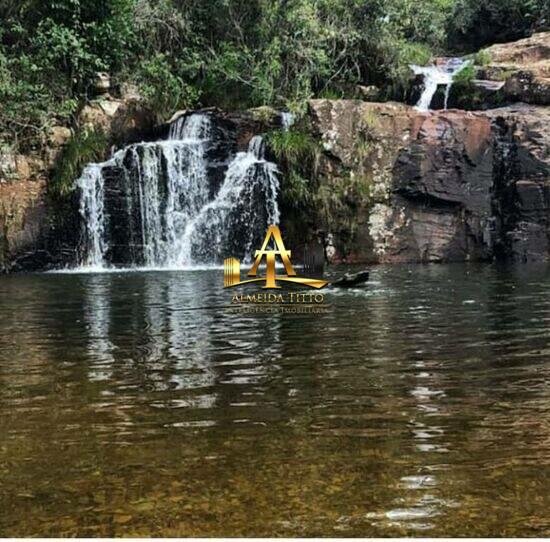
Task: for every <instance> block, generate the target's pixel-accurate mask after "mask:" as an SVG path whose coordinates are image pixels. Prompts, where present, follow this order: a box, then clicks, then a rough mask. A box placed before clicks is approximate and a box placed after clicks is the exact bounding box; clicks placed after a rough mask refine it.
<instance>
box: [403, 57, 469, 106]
mask: <svg viewBox="0 0 550 542" xmlns="http://www.w3.org/2000/svg"><path fill="white" fill-rule="evenodd" d="M467 64H468V61H467V60H463V59H462V58H447V59H443V61H442V62H440V63H439V64H438V65H432V66H416V65H415V64H412V65H411V69H412V71H413V72H414V73H415V74H416V75H422V76H423V77H424V90H423V91H422V94H421V96H420V99H419V100H418V103H417V104H416V106H415V107H416V108H417V109H418V110H419V111H429V109H430V104H431V103H432V99H433V97H434V94H435V93H436V91H437V87H438V86H439V85H445V102H444V109H447V102H448V100H449V93H450V90H451V86H452V84H453V79H454V77H455V75H456V74H457V73H458V72H459V71H460V70H462V69H463V68H464V67H465V66H466V65H467Z"/></svg>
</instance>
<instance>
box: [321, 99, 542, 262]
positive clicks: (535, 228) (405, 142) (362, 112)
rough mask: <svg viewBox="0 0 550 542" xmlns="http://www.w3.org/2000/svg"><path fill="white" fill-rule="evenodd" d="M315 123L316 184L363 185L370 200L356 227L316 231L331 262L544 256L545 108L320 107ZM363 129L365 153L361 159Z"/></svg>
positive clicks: (326, 226) (325, 226) (356, 215)
mask: <svg viewBox="0 0 550 542" xmlns="http://www.w3.org/2000/svg"><path fill="white" fill-rule="evenodd" d="M311 117H312V120H313V123H314V125H315V127H316V130H317V131H318V133H319V135H320V138H321V141H322V142H323V146H324V149H325V152H324V154H323V157H322V159H321V166H320V176H321V183H327V184H328V185H330V184H331V183H332V182H333V179H334V176H335V172H337V174H338V175H340V176H344V175H346V174H353V175H355V176H356V177H359V176H362V178H363V179H364V182H368V183H369V198H368V202H366V203H365V204H364V205H362V206H361V207H360V208H358V209H352V208H351V207H349V212H350V215H353V220H351V221H350V220H348V221H347V222H342V221H340V222H339V221H338V220H337V219H333V220H332V221H330V220H329V221H328V222H325V223H321V224H319V225H318V227H319V228H320V229H322V230H324V231H326V232H327V235H330V239H331V255H332V259H333V260H334V261H339V260H340V261H341V260H346V261H358V260H361V261H377V262H403V261H418V262H426V261H436V262H444V261H465V260H491V259H494V258H508V259H514V260H521V261H525V260H540V259H547V258H548V256H549V240H548V231H549V230H548V227H549V224H548V222H549V212H550V207H549V202H550V198H549V196H550V192H549V186H550V166H549V162H550V160H549V155H550V151H549V148H550V128H548V127H549V126H550V123H549V121H550V118H549V115H548V112H547V110H546V109H545V108H536V107H529V106H520V107H516V108H513V107H508V108H501V109H497V110H492V111H488V112H486V113H472V112H465V111H457V110H450V111H437V112H428V113H421V112H417V111H416V110H414V109H412V108H407V107H405V106H399V105H395V104H367V103H360V102H359V103H358V102H354V101H349V102H346V101H342V100H340V101H339V102H338V103H335V102H330V101H329V100H316V101H313V102H312V103H311ZM361 119H363V120H364V119H368V123H367V124H368V126H367V127H365V125H364V122H363V121H362V120H361ZM365 131H366V132H367V135H368V140H369V141H370V146H369V148H368V149H367V152H366V153H363V155H361V156H359V154H360V153H359V154H358V147H357V141H362V140H364V139H365ZM350 223H351V226H350ZM350 237H351V238H352V240H351V242H350Z"/></svg>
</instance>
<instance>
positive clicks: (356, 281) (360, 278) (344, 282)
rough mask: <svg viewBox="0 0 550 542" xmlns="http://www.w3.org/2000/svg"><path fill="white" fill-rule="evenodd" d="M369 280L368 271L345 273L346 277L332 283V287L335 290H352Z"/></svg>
mask: <svg viewBox="0 0 550 542" xmlns="http://www.w3.org/2000/svg"><path fill="white" fill-rule="evenodd" d="M368 280H369V272H368V271H359V272H358V273H345V274H344V276H342V277H340V278H339V279H336V280H334V281H332V282H331V283H330V287H334V288H351V287H352V286H359V285H360V284H364V283H365V282H367V281H368Z"/></svg>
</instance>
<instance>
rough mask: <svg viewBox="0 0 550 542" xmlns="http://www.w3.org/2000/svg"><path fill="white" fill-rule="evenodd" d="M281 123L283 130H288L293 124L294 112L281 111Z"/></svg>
mask: <svg viewBox="0 0 550 542" xmlns="http://www.w3.org/2000/svg"><path fill="white" fill-rule="evenodd" d="M281 123H282V125H283V130H285V131H286V130H288V129H289V128H290V127H291V126H292V125H293V124H294V113H291V112H290V111H283V112H282V113H281Z"/></svg>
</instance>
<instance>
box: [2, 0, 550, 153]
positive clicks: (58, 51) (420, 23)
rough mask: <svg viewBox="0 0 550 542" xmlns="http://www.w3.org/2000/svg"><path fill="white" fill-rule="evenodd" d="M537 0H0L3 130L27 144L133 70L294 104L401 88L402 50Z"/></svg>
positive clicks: (205, 95)
mask: <svg viewBox="0 0 550 542" xmlns="http://www.w3.org/2000/svg"><path fill="white" fill-rule="evenodd" d="M547 12H548V0H505V1H502V0H101V1H100V0H46V1H43V0H25V1H23V2H13V1H12V0H0V21H1V23H2V24H1V25H0V138H1V139H3V140H4V141H5V142H8V143H9V144H10V145H14V146H36V145H39V144H40V143H41V142H42V141H43V137H44V133H45V132H46V130H47V128H48V127H49V126H51V125H53V124H59V123H68V122H70V120H71V118H72V116H73V115H74V113H75V112H76V110H77V108H78V106H79V104H80V103H81V102H82V101H83V100H85V99H87V98H89V97H91V96H92V95H93V87H94V79H95V74H96V72H98V71H105V72H108V73H110V75H111V77H112V82H113V83H114V85H113V88H114V91H115V92H116V89H117V88H119V87H120V85H121V84H122V83H128V82H129V83H134V84H137V85H138V86H139V87H140V89H141V93H142V94H143V96H144V97H145V98H146V99H147V100H148V101H149V102H150V104H151V106H152V107H153V108H154V110H155V111H156V113H157V114H158V116H159V118H161V119H166V118H168V117H169V115H170V114H171V113H172V112H173V111H174V110H175V109H179V108H186V107H195V106H199V105H202V106H208V105H216V106H219V107H223V108H231V109H235V108H245V107H254V106H260V105H264V104H270V105H276V106H285V107H290V108H292V109H294V110H297V111H300V110H301V108H302V107H303V104H304V103H305V100H306V99H308V98H311V97H314V96H328V95H333V96H337V97H347V96H353V95H354V93H355V92H356V85H357V84H358V83H360V84H363V85H375V86H377V87H378V88H379V89H380V97H381V98H382V99H384V98H400V97H402V96H403V92H404V88H405V83H406V81H407V79H408V78H409V77H410V72H409V70H408V67H407V65H408V64H409V63H410V62H416V63H422V62H426V61H427V60H428V59H429V57H430V55H432V54H434V53H441V52H444V51H445V50H448V48H449V47H452V48H453V49H454V50H463V51H473V50H474V49H475V48H476V47H478V46H483V45H485V44H487V43H490V42H492V41H495V40H505V39H514V38H518V37H522V36H524V35H526V34H528V33H529V32H530V31H532V29H533V28H535V27H537V26H541V25H544V24H546V23H545V21H544V17H545V14H547Z"/></svg>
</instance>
